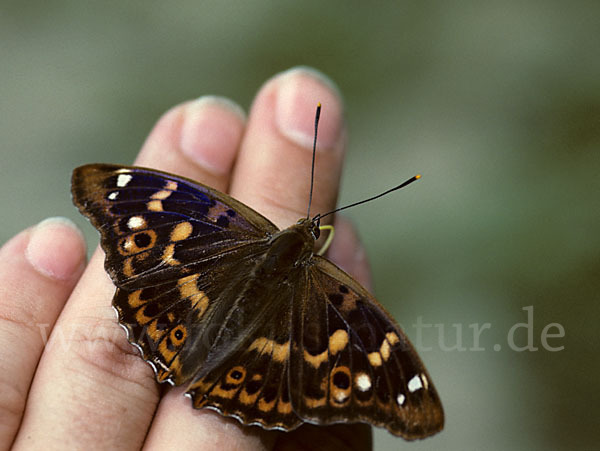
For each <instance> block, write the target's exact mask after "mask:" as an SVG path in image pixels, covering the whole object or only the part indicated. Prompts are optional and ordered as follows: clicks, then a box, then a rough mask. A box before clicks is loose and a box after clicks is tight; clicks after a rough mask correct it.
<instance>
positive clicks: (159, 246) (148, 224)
mask: <svg viewBox="0 0 600 451" xmlns="http://www.w3.org/2000/svg"><path fill="white" fill-rule="evenodd" d="M72 195H73V201H74V203H75V204H76V205H77V207H78V208H79V210H80V211H81V213H82V214H84V215H85V216H87V217H88V218H89V219H90V221H91V222H92V224H93V225H94V226H95V227H96V228H97V229H98V230H99V231H100V234H101V245H102V249H103V250H104V252H105V253H106V261H105V267H106V270H107V271H108V273H109V274H110V276H111V278H112V279H113V281H114V282H115V284H116V285H117V286H118V287H120V288H126V289H128V290H129V291H133V290H135V289H140V288H145V287H148V286H152V285H155V284H160V283H163V282H165V281H173V280H175V279H179V278H180V277H181V276H182V275H189V274H194V273H198V272H202V271H201V269H202V267H204V266H206V265H210V264H211V262H212V261H213V260H214V259H215V258H216V257H218V256H220V255H222V254H224V253H228V252H233V251H235V250H237V249H239V248H241V247H244V246H248V245H251V244H252V243H253V242H255V241H257V240H258V241H260V240H265V239H267V238H268V237H269V236H270V235H271V234H272V233H275V232H276V231H277V230H278V229H277V227H276V226H275V225H273V224H272V223H271V222H270V221H269V220H268V219H266V218H265V217H263V216H261V215H260V214H259V213H257V212H255V211H254V210H252V209H250V208H249V207H247V206H245V205H244V204H242V203H240V202H238V201H236V200H235V199H233V198H232V197H230V196H228V195H226V194H223V193H221V192H219V191H217V190H214V189H212V188H209V187H207V186H205V185H202V184H200V183H197V182H193V181H191V180H188V179H185V178H183V177H177V176H174V175H171V174H167V173H164V172H160V171H156V170H151V169H145V168H138V167H123V166H113V165H104V164H94V165H87V166H82V167H79V168H77V169H75V171H74V172H73V179H72Z"/></svg>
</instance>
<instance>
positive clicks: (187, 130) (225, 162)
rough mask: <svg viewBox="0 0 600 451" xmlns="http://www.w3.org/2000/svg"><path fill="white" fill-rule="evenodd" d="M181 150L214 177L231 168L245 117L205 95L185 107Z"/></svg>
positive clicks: (219, 99) (231, 105)
mask: <svg viewBox="0 0 600 451" xmlns="http://www.w3.org/2000/svg"><path fill="white" fill-rule="evenodd" d="M184 115H185V116H184V120H183V124H182V126H181V138H180V147H181V151H182V153H183V154H184V155H186V156H187V157H188V158H189V159H190V160H192V161H193V162H195V163H196V164H198V165H199V166H201V167H203V168H205V169H206V170H208V171H209V172H211V173H213V174H225V173H227V172H228V171H229V170H230V169H231V165H232V164H233V160H234V159H235V155H236V153H237V148H238V146H239V144H240V140H241V138H242V133H243V129H244V124H245V122H246V116H245V114H244V110H242V109H241V108H240V107H239V106H238V105H237V104H235V103H234V102H232V101H231V100H229V99H226V98H224V97H216V96H204V97H200V98H199V99H197V100H194V101H192V102H190V103H189V104H188V105H187V106H186V107H185V113H184Z"/></svg>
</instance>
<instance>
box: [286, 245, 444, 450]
mask: <svg viewBox="0 0 600 451" xmlns="http://www.w3.org/2000/svg"><path fill="white" fill-rule="evenodd" d="M313 262H314V265H312V266H309V267H308V268H307V278H308V281H307V284H306V288H305V290H306V292H305V293H304V294H303V296H304V299H306V301H305V302H295V303H294V312H293V317H292V334H291V339H292V343H293V346H292V348H291V359H290V367H289V375H290V398H291V401H292V406H293V409H294V411H295V412H296V413H297V414H298V416H299V417H301V418H302V419H303V420H305V421H308V422H311V423H316V424H332V423H338V422H353V421H354V422H367V423H371V424H373V425H376V426H382V427H385V428H386V429H388V430H389V431H390V432H391V433H392V434H394V435H399V436H402V437H404V438H405V439H408V440H410V439H415V438H423V437H426V436H428V435H432V434H434V433H436V432H438V431H440V430H441V429H442V427H443V423H444V413H443V410H442V405H441V402H440V399H439V396H438V394H437V392H436V390H435V387H434V386H433V384H432V382H431V378H430V377H429V374H428V373H427V371H426V369H425V367H424V365H423V363H422V362H421V360H420V359H419V357H418V355H417V353H416V351H415V350H414V348H413V346H412V345H411V344H410V342H409V340H408V338H407V337H406V336H405V335H404V333H403V332H402V331H401V330H400V328H399V327H398V326H397V325H396V324H395V323H394V321H393V319H392V318H391V316H390V315H389V314H388V313H387V312H386V311H385V310H384V308H383V307H382V306H381V305H380V304H379V303H378V302H377V301H376V300H375V299H374V298H373V296H372V295H371V294H369V293H368V292H367V291H366V290H365V289H364V288H363V287H362V286H360V284H359V283H357V282H356V281H355V280H354V279H352V278H351V277H350V276H348V275H347V274H346V273H344V272H343V271H342V270H341V269H339V268H338V267H337V266H335V265H334V264H333V263H331V262H329V261H328V260H326V259H324V258H321V257H318V256H315V257H313Z"/></svg>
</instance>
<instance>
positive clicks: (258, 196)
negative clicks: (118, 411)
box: [146, 69, 344, 449]
mask: <svg viewBox="0 0 600 451" xmlns="http://www.w3.org/2000/svg"><path fill="white" fill-rule="evenodd" d="M319 101H320V102H321V103H322V104H323V114H322V119H321V124H320V127H319V137H320V138H319V150H318V156H317V169H316V177H315V196H314V200H313V205H314V206H315V210H314V211H315V212H318V211H324V210H325V209H327V208H331V207H333V205H334V204H335V199H336V196H337V188H338V183H339V175H340V167H341V162H342V157H343V135H344V133H343V125H342V118H341V116H342V106H341V101H340V99H339V96H338V94H337V91H336V90H335V89H334V88H332V83H331V82H330V81H327V80H326V79H324V76H322V75H319V74H316V73H315V72H314V71H310V70H306V69H294V70H291V71H288V72H286V73H283V74H280V75H278V76H275V77H274V78H273V79H271V80H270V81H268V82H267V83H266V84H265V85H264V86H263V87H262V88H261V90H260V92H259V93H258V94H257V97H256V99H255V101H254V104H253V107H252V109H251V112H250V115H249V118H248V125H247V128H246V133H245V135H244V139H243V142H242V147H241V150H240V153H239V155H238V157H237V160H236V163H235V167H234V171H233V176H232V177H233V178H232V181H231V189H230V194H231V195H232V196H233V197H235V198H237V199H239V200H241V201H242V202H244V203H246V204H248V205H250V206H252V207H253V208H255V209H257V210H258V211H259V212H261V213H262V214H264V215H265V216H267V217H268V218H269V219H271V220H273V221H274V222H275V223H276V224H278V225H280V226H288V225H290V224H291V223H292V222H296V220H297V219H298V218H299V217H302V216H306V207H307V203H308V192H309V187H310V165H311V160H312V140H313V134H314V114H315V107H316V105H317V103H318V102H319ZM296 115H297V116H298V118H297V117H296ZM172 396H176V394H175V393H168V394H167V395H166V396H165V398H164V399H163V402H161V404H160V406H159V408H158V410H157V412H156V416H155V418H154V421H153V424H152V429H151V431H150V434H149V436H148V439H147V441H146V444H147V446H148V447H149V448H155V447H156V448H158V447H160V445H161V444H163V443H162V442H161V440H160V437H162V434H160V431H170V433H171V441H170V442H169V443H170V445H171V446H173V447H182V448H183V447H185V445H186V444H187V443H189V442H192V443H202V442H203V441H204V440H206V438H205V434H206V433H207V430H208V429H207V427H206V424H205V423H204V422H205V421H206V422H211V421H212V417H214V416H216V414H215V413H214V412H210V411H201V412H199V413H197V414H194V415H190V414H189V404H188V403H185V402H181V403H180V402H178V401H177V402H171V400H170V398H171V397H172ZM219 421H221V423H220V424H222V425H223V427H221V428H214V423H210V424H209V425H208V428H209V429H210V430H212V431H213V435H212V439H214V440H217V441H218V443H220V444H221V446H222V447H223V444H227V446H226V447H235V446H236V443H240V442H239V441H240V440H246V441H248V440H250V437H252V439H251V443H252V444H253V446H257V447H259V448H260V447H263V446H267V447H268V446H269V444H270V443H271V442H272V440H274V438H275V437H274V435H273V434H267V433H264V431H262V430H261V429H259V428H258V427H247V428H242V427H238V426H239V423H237V422H233V421H231V420H229V419H227V420H223V419H221V420H219ZM155 432H156V434H155ZM257 434H258V435H259V437H260V441H259V442H256V440H255V436H256V435H257ZM207 449H209V448H207Z"/></svg>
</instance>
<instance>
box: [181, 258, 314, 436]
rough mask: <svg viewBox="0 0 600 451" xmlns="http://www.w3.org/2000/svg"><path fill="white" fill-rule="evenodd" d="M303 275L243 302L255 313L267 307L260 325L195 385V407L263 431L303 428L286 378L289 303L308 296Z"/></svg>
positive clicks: (298, 272) (294, 274)
mask: <svg viewBox="0 0 600 451" xmlns="http://www.w3.org/2000/svg"><path fill="white" fill-rule="evenodd" d="M303 273H304V271H302V270H301V269H297V270H295V271H294V270H292V271H291V274H290V279H293V280H294V283H293V284H280V285H279V286H278V287H277V288H278V289H276V290H270V291H264V290H263V296H262V297H261V298H258V299H246V300H245V303H250V304H255V305H251V306H250V307H249V308H250V309H252V310H254V309H258V308H260V306H268V307H266V308H265V307H263V308H265V310H264V311H263V312H261V314H260V318H262V320H260V326H259V327H258V328H256V329H255V330H254V331H253V332H249V333H247V334H246V335H245V337H244V338H245V340H244V343H243V345H242V346H240V348H239V351H237V352H235V353H234V354H233V355H232V356H231V358H227V359H224V360H223V361H222V362H221V364H220V365H219V366H218V367H215V368H213V369H211V370H210V371H209V372H208V373H207V374H203V375H199V376H198V377H197V378H195V379H194V380H193V381H192V383H191V384H190V387H189V389H188V392H187V394H188V395H189V396H190V397H191V398H192V400H193V404H194V407H196V408H210V409H213V410H216V411H218V412H219V413H221V414H223V415H227V416H231V417H235V418H237V419H238V420H239V421H241V422H242V423H243V424H246V425H260V426H261V427H263V428H264V429H278V430H284V431H289V430H291V429H294V428H296V427H298V426H299V425H300V424H302V420H301V419H300V418H299V417H298V416H297V415H296V413H295V412H294V411H293V409H292V405H291V401H290V397H289V377H288V374H289V368H290V348H291V346H292V344H291V342H290V326H291V315H292V310H291V302H292V301H293V300H294V299H295V298H296V296H295V293H296V292H299V291H300V292H304V284H303V280H302V279H301V276H302V274H303ZM265 319H266V320H265ZM239 321H240V320H239V319H233V320H232V321H231V323H233V324H237V323H239ZM248 329H250V328H248V327H246V328H245V330H248Z"/></svg>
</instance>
